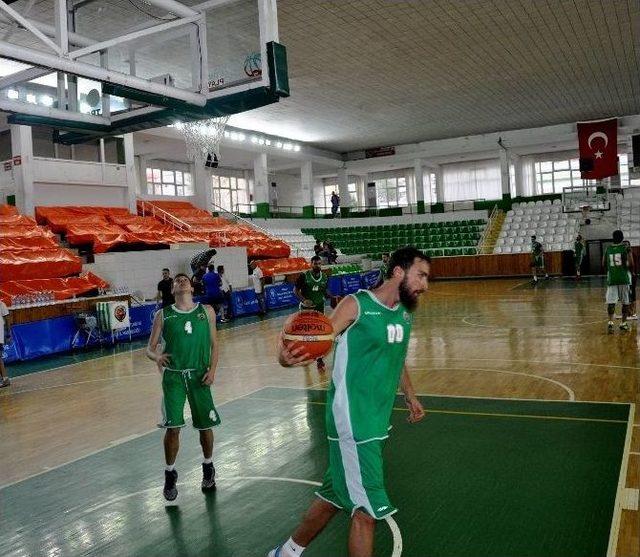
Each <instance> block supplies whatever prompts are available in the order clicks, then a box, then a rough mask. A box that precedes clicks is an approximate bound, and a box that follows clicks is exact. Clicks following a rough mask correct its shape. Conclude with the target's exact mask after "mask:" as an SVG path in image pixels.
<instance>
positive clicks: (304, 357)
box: [278, 311, 334, 367]
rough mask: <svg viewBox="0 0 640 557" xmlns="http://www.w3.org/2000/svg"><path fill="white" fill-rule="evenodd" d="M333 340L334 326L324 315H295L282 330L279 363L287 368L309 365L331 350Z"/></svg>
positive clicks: (300, 313)
mask: <svg viewBox="0 0 640 557" xmlns="http://www.w3.org/2000/svg"><path fill="white" fill-rule="evenodd" d="M333 338H334V335H333V325H331V321H329V319H328V318H327V317H325V316H324V315H323V314H321V313H319V312H317V311H301V312H299V313H294V314H293V315H292V316H291V317H289V319H287V320H286V321H285V323H284V326H283V328H282V333H281V334H280V342H279V355H278V361H279V362H280V365H282V366H285V367H292V366H304V365H307V364H309V363H311V362H312V361H313V360H316V359H318V358H322V356H324V355H325V354H327V353H328V352H329V351H330V350H331V347H332V346H333Z"/></svg>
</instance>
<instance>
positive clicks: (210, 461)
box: [202, 458, 213, 464]
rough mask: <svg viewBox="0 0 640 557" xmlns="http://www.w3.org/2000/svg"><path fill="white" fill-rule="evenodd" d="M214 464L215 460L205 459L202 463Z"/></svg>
mask: <svg viewBox="0 0 640 557" xmlns="http://www.w3.org/2000/svg"><path fill="white" fill-rule="evenodd" d="M212 462H213V459H211V458H205V459H204V460H203V461H202V464H211V463H212Z"/></svg>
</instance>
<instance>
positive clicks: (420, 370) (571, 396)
mask: <svg viewBox="0 0 640 557" xmlns="http://www.w3.org/2000/svg"><path fill="white" fill-rule="evenodd" d="M437 369H443V370H446V371H449V370H455V371H487V372H492V373H504V374H506V375H521V376H523V377H533V378H535V379H540V380H541V381H547V382H549V383H553V384H554V385H557V386H558V387H560V388H561V389H563V390H564V391H565V392H566V393H567V394H568V395H569V400H570V401H571V402H573V401H575V399H576V394H575V393H574V392H573V390H572V389H570V388H569V387H567V386H566V385H565V384H564V383H560V381H556V380H555V379H550V378H549V377H544V376H543V375H536V374H535V373H525V372H523V371H510V370H506V369H485V368H479V367H433V368H415V367H414V368H412V369H411V372H412V373H415V372H417V373H426V372H429V371H433V370H437ZM461 398H465V397H461Z"/></svg>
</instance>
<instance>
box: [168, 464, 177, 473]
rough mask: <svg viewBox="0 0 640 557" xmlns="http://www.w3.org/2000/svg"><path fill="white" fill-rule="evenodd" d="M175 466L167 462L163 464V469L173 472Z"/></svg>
mask: <svg viewBox="0 0 640 557" xmlns="http://www.w3.org/2000/svg"><path fill="white" fill-rule="evenodd" d="M175 467H176V465H175V464H167V465H166V466H165V470H166V471H167V472H173V470H174V469H175Z"/></svg>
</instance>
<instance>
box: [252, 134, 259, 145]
mask: <svg viewBox="0 0 640 557" xmlns="http://www.w3.org/2000/svg"><path fill="white" fill-rule="evenodd" d="M251 143H258V138H257V137H256V136H255V135H252V136H251Z"/></svg>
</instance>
